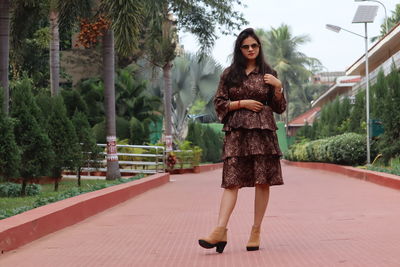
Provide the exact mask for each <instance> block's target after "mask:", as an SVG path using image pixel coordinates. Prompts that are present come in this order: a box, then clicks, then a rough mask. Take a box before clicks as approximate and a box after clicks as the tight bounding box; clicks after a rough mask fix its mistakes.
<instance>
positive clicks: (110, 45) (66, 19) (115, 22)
mask: <svg viewBox="0 0 400 267" xmlns="http://www.w3.org/2000/svg"><path fill="white" fill-rule="evenodd" d="M89 4H90V1H59V5H58V7H59V8H58V10H59V12H60V24H61V25H73V24H76V23H77V22H78V18H79V17H82V16H81V14H83V13H85V9H86V13H87V11H88V10H95V8H96V10H97V14H102V15H104V16H105V17H106V19H107V20H108V21H109V23H110V26H109V28H108V30H107V31H106V32H105V33H104V34H103V41H102V49H103V52H102V55H103V80H104V86H105V90H104V100H105V103H104V104H105V109H106V110H105V112H106V132H107V148H108V152H107V179H117V178H119V177H121V174H120V171H119V164H118V157H117V155H116V154H115V152H116V126H115V121H116V114H115V85H114V80H115V78H114V76H115V62H114V58H115V49H116V50H117V51H118V52H119V53H120V54H121V55H123V56H125V55H129V54H130V53H131V52H132V51H133V50H134V49H135V48H136V46H137V40H138V39H139V38H138V36H139V29H140V27H141V25H142V14H143V4H142V1H140V0H126V1H113V0H100V1H99V3H98V4H99V5H98V6H96V7H94V6H90V5H89ZM88 7H90V8H88ZM114 34H115V38H114ZM114 43H115V48H114Z"/></svg>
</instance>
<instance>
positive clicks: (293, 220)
mask: <svg viewBox="0 0 400 267" xmlns="http://www.w3.org/2000/svg"><path fill="white" fill-rule="evenodd" d="M284 175H285V183H286V184H285V185H284V186H279V187H273V188H272V189H271V201H270V206H269V210H268V211H267V215H266V220H265V223H264V227H263V229H264V231H263V232H262V244H261V250H260V251H256V252H247V251H246V250H245V245H246V241H247V238H248V233H249V231H250V227H251V224H252V217H253V213H252V205H253V194H254V192H253V189H243V190H241V191H240V195H239V199H238V205H237V207H236V210H235V211H234V214H233V216H232V219H231V222H230V225H229V231H228V245H227V247H226V248H225V252H224V253H223V254H217V253H215V251H213V250H204V249H202V248H200V247H199V246H198V244H197V238H198V237H201V236H203V235H206V234H208V232H209V231H210V230H211V229H212V228H213V226H214V224H215V222H216V219H217V211H218V204H219V200H220V194H221V192H222V191H221V189H220V188H219V184H220V176H221V170H216V171H211V172H206V173H200V174H190V175H175V176H172V180H175V181H173V182H171V183H169V184H167V185H164V186H161V187H159V188H157V189H153V190H151V191H149V192H146V193H144V194H142V195H140V196H139V197H136V198H134V199H131V200H130V201H127V202H125V203H123V204H121V205H119V206H117V207H115V208H113V209H110V210H108V211H106V212H103V213H101V214H99V215H97V216H94V217H91V218H89V219H87V220H86V221H84V222H82V223H79V224H76V225H74V226H72V227H69V228H66V229H64V230H62V231H59V232H57V233H54V234H52V235H49V236H47V237H44V238H42V239H40V240H37V241H35V242H32V243H31V244H29V245H26V246H24V247H22V248H20V249H18V250H16V251H12V252H8V253H6V254H4V255H1V256H0V266H13V267H17V266H40V267H45V266H140V267H142V266H290V267H292V266H307V267H309V266H324V267H325V266H362V267H365V266H397V267H398V266H400V191H396V190H393V189H388V188H385V187H381V186H378V185H375V184H372V183H367V182H363V181H360V180H357V179H353V178H347V177H344V176H342V175H338V174H334V173H330V172H324V171H313V170H310V169H301V168H296V167H289V166H285V167H284Z"/></svg>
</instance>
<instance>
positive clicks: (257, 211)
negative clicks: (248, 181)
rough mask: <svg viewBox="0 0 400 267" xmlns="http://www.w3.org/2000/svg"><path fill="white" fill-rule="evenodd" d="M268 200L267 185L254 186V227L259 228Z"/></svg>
mask: <svg viewBox="0 0 400 267" xmlns="http://www.w3.org/2000/svg"><path fill="white" fill-rule="evenodd" d="M268 200H269V185H256V193H255V198H254V225H253V226H254V227H260V226H261V223H262V220H263V218H264V214H265V210H266V209H267V206H268Z"/></svg>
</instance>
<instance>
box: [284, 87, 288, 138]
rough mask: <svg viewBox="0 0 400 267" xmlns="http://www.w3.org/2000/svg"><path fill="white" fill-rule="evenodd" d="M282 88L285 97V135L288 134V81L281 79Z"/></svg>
mask: <svg viewBox="0 0 400 267" xmlns="http://www.w3.org/2000/svg"><path fill="white" fill-rule="evenodd" d="M283 86H284V87H283V88H284V90H285V98H286V116H285V117H286V118H285V124H286V137H287V136H289V135H288V134H289V83H288V82H287V81H283Z"/></svg>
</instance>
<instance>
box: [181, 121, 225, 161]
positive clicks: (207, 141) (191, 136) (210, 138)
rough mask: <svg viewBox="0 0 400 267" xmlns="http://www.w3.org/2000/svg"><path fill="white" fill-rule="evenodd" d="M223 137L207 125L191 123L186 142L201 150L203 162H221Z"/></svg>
mask: <svg viewBox="0 0 400 267" xmlns="http://www.w3.org/2000/svg"><path fill="white" fill-rule="evenodd" d="M223 138H224V135H223V133H222V132H220V131H219V130H214V129H213V128H212V127H211V126H209V125H207V124H201V123H196V122H191V123H190V124H189V132H188V136H187V138H186V139H187V140H188V141H190V142H191V143H192V144H193V145H195V146H198V147H200V148H201V149H202V161H203V162H219V161H221V153H222V145H223Z"/></svg>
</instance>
